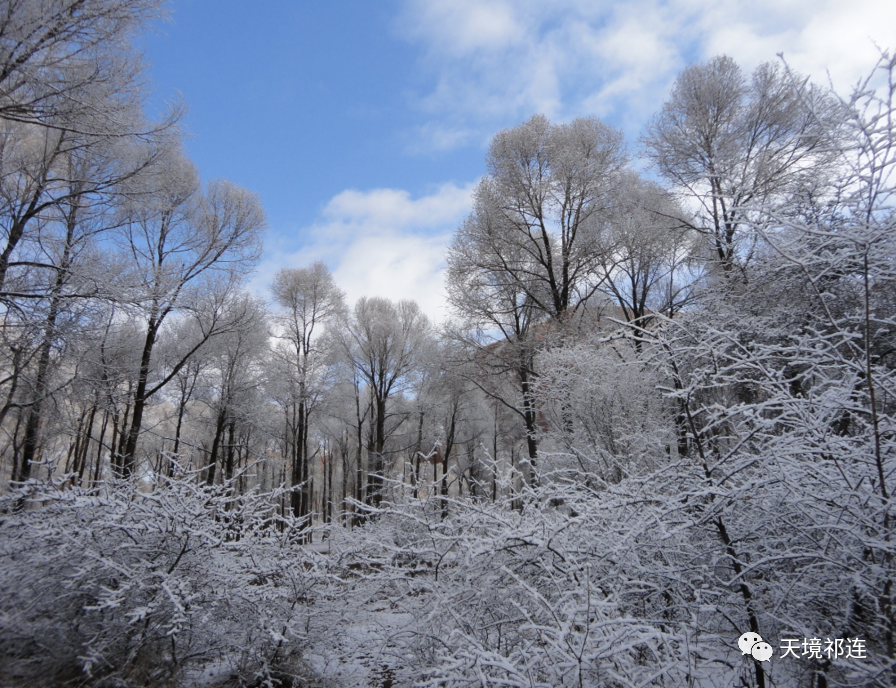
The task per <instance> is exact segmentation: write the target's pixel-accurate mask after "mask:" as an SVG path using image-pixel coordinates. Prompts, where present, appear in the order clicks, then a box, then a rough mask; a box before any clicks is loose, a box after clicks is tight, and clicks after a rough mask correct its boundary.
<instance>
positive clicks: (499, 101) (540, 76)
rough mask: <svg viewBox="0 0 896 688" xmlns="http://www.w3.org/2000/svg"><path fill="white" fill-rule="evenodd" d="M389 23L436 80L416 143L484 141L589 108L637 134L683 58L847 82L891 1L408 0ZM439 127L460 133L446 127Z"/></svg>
mask: <svg viewBox="0 0 896 688" xmlns="http://www.w3.org/2000/svg"><path fill="white" fill-rule="evenodd" d="M397 31H398V32H399V34H400V35H402V36H403V37H404V38H405V39H406V40H408V41H412V42H415V43H418V44H419V45H420V46H421V47H422V48H423V51H424V58H423V60H424V64H425V67H426V68H427V69H428V70H430V72H431V75H432V77H433V80H434V83H433V86H432V87H431V89H430V90H428V91H426V92H423V93H420V94H419V97H418V98H417V100H416V102H415V105H416V106H417V107H418V108H419V109H420V110H421V111H422V112H423V113H424V114H425V115H426V116H427V117H428V122H427V124H425V125H423V126H422V127H420V129H419V131H418V132H417V133H418V134H419V137H418V145H417V148H418V149H420V150H423V149H425V148H427V147H428V148H429V149H430V150H433V151H437V150H444V149H446V148H448V147H450V146H452V145H457V146H460V145H466V144H468V143H469V142H471V141H480V140H487V139H488V138H489V137H490V136H491V134H493V133H494V132H495V131H496V130H497V129H499V128H502V127H505V126H513V125H514V124H516V123H518V122H520V121H522V120H524V119H525V118H527V117H528V116H529V115H531V114H533V113H534V112H542V113H544V114H546V115H547V116H548V117H550V118H553V119H568V118H571V117H575V116H580V115H584V114H595V115H597V116H600V117H604V118H606V119H608V120H611V121H615V122H616V123H617V124H619V125H620V126H623V127H624V128H625V129H626V130H627V133H628V134H630V135H636V134H637V133H638V132H639V130H640V128H641V126H642V124H643V122H644V120H645V119H646V118H647V117H649V116H650V115H651V114H652V113H653V112H655V111H656V110H657V108H658V107H659V106H660V104H661V103H662V100H663V98H664V96H665V94H666V93H667V91H668V88H669V86H670V85H671V83H672V81H673V80H674V78H675V76H676V75H677V74H678V72H680V71H681V69H682V68H683V67H684V66H685V65H686V64H688V63H689V62H691V61H694V60H702V59H707V58H709V57H712V56H713V55H716V54H720V53H725V54H728V55H730V56H732V57H734V58H735V59H736V60H737V61H738V62H740V63H741V64H742V65H743V67H744V68H746V69H752V68H754V67H755V66H757V65H758V64H759V63H761V62H765V61H768V60H775V59H777V58H776V55H777V54H778V53H782V52H783V53H784V56H785V58H786V59H787V60H788V63H789V64H790V65H791V67H793V68H794V69H796V70H797V71H799V72H801V73H803V74H806V75H810V76H812V78H813V79H815V80H819V81H824V80H826V79H827V75H828V74H830V76H831V78H832V79H833V81H834V83H835V85H836V86H837V87H838V88H840V89H844V90H845V89H846V88H848V87H849V86H851V85H852V84H853V83H855V82H856V81H857V80H858V79H859V78H860V77H861V76H863V75H865V74H867V72H868V71H869V69H870V67H871V65H872V64H873V63H874V61H875V60H876V58H877V51H876V48H875V43H877V44H878V45H879V46H880V47H884V48H887V47H889V48H892V47H896V3H893V2H891V0H855V1H852V2H849V3H844V2H842V0H822V1H820V2H819V1H818V0H757V2H753V3H744V2H741V1H740V0H668V1H663V0H628V1H626V2H620V1H618V0H617V1H607V0H604V1H600V0H597V1H595V0H553V1H547V0H512V1H511V0H407V2H406V4H405V7H404V11H403V12H402V14H401V17H400V19H399V20H398V21H397ZM445 132H464V135H463V136H460V135H454V136H446V135H445Z"/></svg>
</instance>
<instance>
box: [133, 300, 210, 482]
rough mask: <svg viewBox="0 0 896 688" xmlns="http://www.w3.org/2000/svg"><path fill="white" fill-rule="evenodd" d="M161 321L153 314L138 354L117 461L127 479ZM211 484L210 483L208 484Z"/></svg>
mask: <svg viewBox="0 0 896 688" xmlns="http://www.w3.org/2000/svg"><path fill="white" fill-rule="evenodd" d="M160 325H161V321H160V320H158V315H157V314H156V313H153V315H152V316H151V317H150V318H149V321H148V323H147V327H146V338H145V339H144V340H143V350H142V351H141V353H140V372H139V374H138V376H137V389H136V391H135V392H134V409H133V415H132V417H131V427H130V428H129V429H128V432H127V435H126V438H127V439H126V440H125V444H124V450H123V451H122V456H121V459H120V460H119V463H120V466H121V470H122V474H123V475H124V476H125V477H127V476H129V475H131V474H132V473H133V472H134V468H135V463H136V454H137V439H138V437H139V436H140V428H141V426H142V425H143V412H144V409H145V408H146V387H147V380H148V378H149V364H150V361H151V360H152V350H153V347H154V346H155V343H156V335H157V334H158V329H159V326H160ZM209 484H211V483H209Z"/></svg>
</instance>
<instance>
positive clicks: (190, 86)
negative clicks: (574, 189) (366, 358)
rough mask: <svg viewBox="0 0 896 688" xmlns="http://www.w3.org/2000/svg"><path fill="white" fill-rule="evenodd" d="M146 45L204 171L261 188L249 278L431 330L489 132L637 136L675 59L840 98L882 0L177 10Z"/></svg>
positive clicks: (446, 2) (342, 1)
mask: <svg viewBox="0 0 896 688" xmlns="http://www.w3.org/2000/svg"><path fill="white" fill-rule="evenodd" d="M170 7H171V10H172V12H171V19H170V20H169V21H167V22H164V23H161V24H160V25H159V26H158V27H157V30H156V31H155V32H154V33H152V34H150V35H149V36H148V37H147V38H146V40H145V51H146V57H147V60H148V62H149V63H150V64H151V69H150V77H151V78H152V80H153V83H154V86H155V89H156V98H158V99H161V100H165V99H171V98H173V97H175V95H176V93H178V92H179V93H181V94H182V95H183V98H184V100H185V101H186V103H187V104H188V105H189V107H190V111H189V114H188V116H187V118H186V127H187V129H188V130H189V132H190V133H191V134H192V139H191V140H190V142H189V143H188V150H189V153H190V155H191V157H192V158H193V160H194V161H195V162H196V164H197V165H198V167H199V170H200V172H201V174H202V175H203V177H204V178H205V179H212V178H219V177H223V178H226V179H229V180H231V181H233V182H235V183H237V184H240V185H242V186H245V187H247V188H249V189H251V190H253V191H255V192H257V193H258V194H259V195H260V197H261V199H262V202H263V204H264V206H265V209H266V211H267V214H268V220H269V224H270V228H269V231H268V235H267V239H266V242H265V243H266V252H265V257H264V259H263V261H262V264H261V265H260V267H259V270H258V272H257V274H256V275H255V276H254V277H253V279H252V287H253V288H254V289H255V290H257V291H259V292H263V291H264V289H265V287H266V286H267V285H268V284H269V283H270V280H271V277H272V275H273V274H274V272H276V270H277V269H279V268H280V267H285V266H289V267H303V266H305V265H308V264H309V263H311V262H312V261H314V260H324V261H325V262H326V263H327V264H328V265H329V267H330V269H331V270H332V271H333V273H334V275H335V277H336V279H337V281H338V282H339V284H340V286H341V287H342V288H343V289H344V290H345V291H346V292H347V295H348V297H349V299H350V300H352V301H353V300H354V299H357V298H358V297H359V296H362V295H382V296H387V297H389V298H393V299H397V298H414V299H416V300H418V301H419V302H420V303H421V305H422V306H423V307H424V309H425V310H426V311H427V312H428V313H430V315H431V316H432V317H433V318H434V319H437V320H440V319H442V318H443V317H444V316H445V311H444V308H443V306H442V297H441V293H442V289H443V287H442V270H443V268H444V264H443V253H444V249H445V246H446V245H447V243H448V241H449V240H450V237H451V233H452V232H453V230H454V229H455V228H456V227H457V225H458V224H459V223H460V222H461V221H462V219H463V217H464V216H465V215H466V214H467V213H468V212H469V208H470V204H469V193H470V190H471V188H472V186H473V185H474V184H475V183H476V181H477V180H478V178H479V177H480V175H481V174H482V173H483V171H484V163H483V160H484V155H485V149H486V147H487V145H488V142H489V140H490V139H491V137H492V136H493V135H494V134H495V132H497V131H499V130H500V129H502V128H504V127H512V126H515V125H516V124H519V123H520V122H522V121H523V120H525V119H527V118H528V117H529V116H531V115H532V114H534V113H536V112H541V113H544V114H546V115H547V116H548V117H549V118H550V119H551V120H552V121H564V120H569V119H571V118H573V117H577V116H582V115H595V116H598V117H600V118H601V119H603V120H604V121H605V122H607V123H609V124H612V125H614V126H617V127H619V128H621V129H622V130H623V131H624V132H625V134H626V137H627V139H628V141H629V147H630V150H631V152H632V153H633V154H634V155H635V156H637V153H638V136H639V134H640V132H641V130H642V127H643V125H644V123H645V122H646V120H647V119H648V118H649V117H650V115H652V114H653V113H654V112H655V111H656V110H657V109H658V108H659V107H660V105H661V104H662V102H663V99H664V97H665V95H666V93H667V92H668V90H669V87H670V86H671V84H672V82H673V81H674V79H675V76H676V75H677V74H678V72H679V71H680V70H681V69H682V68H683V67H685V66H686V65H687V64H688V63H690V62H693V61H698V60H703V59H707V58H708V57H711V56H713V55H716V54H719V53H727V54H729V55H731V56H732V57H734V58H735V59H736V60H737V61H738V62H739V63H740V64H741V65H742V66H743V67H744V68H745V69H752V68H753V67H755V66H756V65H757V64H759V63H761V62H764V61H768V60H774V59H777V58H776V54H777V53H781V52H783V53H784V55H785V57H786V58H787V60H788V62H789V63H790V64H791V66H793V67H794V68H796V69H798V70H799V71H801V72H802V73H804V74H808V75H811V76H812V77H813V79H816V80H822V81H826V80H827V79H828V77H830V78H831V80H832V81H833V82H834V84H835V86H836V87H837V88H838V89H840V90H841V91H842V92H845V91H846V90H847V89H848V87H849V86H850V85H851V84H853V83H855V81H856V80H857V79H859V78H860V77H862V76H864V75H866V74H867V73H868V71H869V70H870V67H871V65H872V64H873V63H874V60H875V58H876V50H875V47H874V44H875V43H877V44H878V45H880V46H881V47H887V48H896V3H894V2H892V0H851V1H850V2H844V1H843V0H835V1H819V0H811V1H810V0H758V1H757V2H751V3H746V2H741V1H731V0H729V1H725V0H669V1H657V0H630V1H629V2H624V3H623V2H606V1H601V0H590V1H589V0H555V1H549V0H540V1H537V0H367V1H363V0H332V1H330V2H324V1H323V0H255V2H249V1H248V0H171V3H170Z"/></svg>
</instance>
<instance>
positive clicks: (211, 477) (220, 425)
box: [205, 408, 227, 485]
mask: <svg viewBox="0 0 896 688" xmlns="http://www.w3.org/2000/svg"><path fill="white" fill-rule="evenodd" d="M226 420H227V413H226V412H225V410H224V409H223V408H222V409H221V410H220V411H218V420H217V422H216V423H215V437H214V439H213V440H212V451H211V456H209V459H208V463H209V466H208V474H207V476H206V479H205V484H206V485H214V484H215V470H216V468H217V466H218V449H219V448H220V446H221V436H222V435H223V434H224V424H225V422H226Z"/></svg>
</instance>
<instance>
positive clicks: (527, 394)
mask: <svg viewBox="0 0 896 688" xmlns="http://www.w3.org/2000/svg"><path fill="white" fill-rule="evenodd" d="M520 386H521V388H522V392H523V420H525V422H526V448H527V450H528V456H529V460H528V470H527V471H524V472H523V474H524V476H525V477H526V479H527V480H528V481H529V484H530V485H532V486H533V487H536V486H537V485H538V471H537V470H536V469H537V464H538V441H537V440H536V439H535V438H536V432H537V430H538V427H537V412H536V410H535V403H534V401H533V399H532V388H531V382H530V381H529V373H528V371H526V370H524V369H523V370H520Z"/></svg>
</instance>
